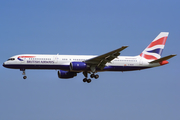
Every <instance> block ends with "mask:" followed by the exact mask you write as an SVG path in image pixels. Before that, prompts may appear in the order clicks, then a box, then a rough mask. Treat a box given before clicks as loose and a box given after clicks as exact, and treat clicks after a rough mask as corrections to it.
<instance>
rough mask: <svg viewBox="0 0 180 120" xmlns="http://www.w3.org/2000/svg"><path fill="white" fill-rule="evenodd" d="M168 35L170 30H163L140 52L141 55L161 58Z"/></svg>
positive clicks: (151, 58)
mask: <svg viewBox="0 0 180 120" xmlns="http://www.w3.org/2000/svg"><path fill="white" fill-rule="evenodd" d="M168 35H169V32H161V33H160V34H159V35H158V36H157V37H156V38H155V39H154V40H153V41H152V42H151V43H150V44H149V46H148V47H147V48H146V49H145V50H144V51H143V52H142V53H141V54H140V56H141V57H143V58H145V59H147V60H157V59H159V58H161V54H162V51H163V49H164V46H165V43H166V40H167V37H168Z"/></svg>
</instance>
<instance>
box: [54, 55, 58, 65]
mask: <svg viewBox="0 0 180 120" xmlns="http://www.w3.org/2000/svg"><path fill="white" fill-rule="evenodd" d="M53 60H54V63H57V62H58V56H57V55H56V56H54V57H53Z"/></svg>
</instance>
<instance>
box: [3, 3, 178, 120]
mask: <svg viewBox="0 0 180 120" xmlns="http://www.w3.org/2000/svg"><path fill="white" fill-rule="evenodd" d="M160 32H169V33H170V34H169V37H168V39H167V42H166V46H165V49H164V51H163V56H166V55H170V54H178V55H177V56H176V57H174V58H172V59H170V60H169V62H170V63H169V64H168V65H165V66H162V67H157V68H151V69H147V70H142V71H133V72H123V73H122V72H102V73H99V75H100V77H99V79H98V80H95V79H92V82H91V83H90V84H87V83H83V82H82V79H83V78H84V76H83V75H82V73H80V74H78V76H77V77H74V78H72V79H69V80H63V79H59V78H58V76H57V71H56V70H27V71H26V74H27V76H28V78H27V80H23V78H22V77H23V76H22V72H21V71H20V70H13V69H6V68H3V67H2V66H0V120H179V119H180V103H179V102H180V94H179V92H180V70H179V68H180V65H179V62H178V61H179V59H180V57H179V55H180V48H179V45H180V1H178V0H146V1H142V0H43V1H42V0H29V1H24V0H16V1H14V0H8V1H7V0H1V1H0V55H1V57H0V64H3V62H4V61H6V60H7V59H8V58H9V57H11V56H13V55H17V54H23V53H25V54H26V53H27V54H29V53H30V54H57V53H59V54H63V55H64V54H69V55H100V54H104V53H106V52H109V51H111V50H114V49H117V48H119V47H121V46H123V45H128V46H129V47H128V48H127V49H125V50H124V51H122V52H121V55H122V56H126V55H127V56H134V55H139V54H140V53H141V52H142V51H143V50H144V48H145V47H146V46H147V45H148V44H149V43H150V42H151V41H152V40H153V39H154V38H155V37H156V36H157V35H158V34H159V33H160Z"/></svg>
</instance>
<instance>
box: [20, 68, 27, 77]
mask: <svg viewBox="0 0 180 120" xmlns="http://www.w3.org/2000/svg"><path fill="white" fill-rule="evenodd" d="M20 71H23V73H22V75H24V76H23V79H26V78H27V76H26V72H25V69H20Z"/></svg>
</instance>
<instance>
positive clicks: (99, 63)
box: [84, 46, 128, 69]
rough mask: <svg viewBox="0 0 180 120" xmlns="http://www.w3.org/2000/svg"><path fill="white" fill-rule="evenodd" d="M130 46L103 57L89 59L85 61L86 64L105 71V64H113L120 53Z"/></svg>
mask: <svg viewBox="0 0 180 120" xmlns="http://www.w3.org/2000/svg"><path fill="white" fill-rule="evenodd" d="M127 47H128V46H122V47H121V48H119V49H116V50H113V51H111V52H108V53H105V54H103V55H99V56H97V57H94V58H91V59H88V60H86V61H84V62H85V63H86V64H88V65H94V66H96V67H98V68H101V69H103V68H104V67H105V64H106V63H107V62H111V61H112V60H113V59H114V58H117V56H119V55H120V52H121V51H122V50H124V49H125V48H127Z"/></svg>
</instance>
